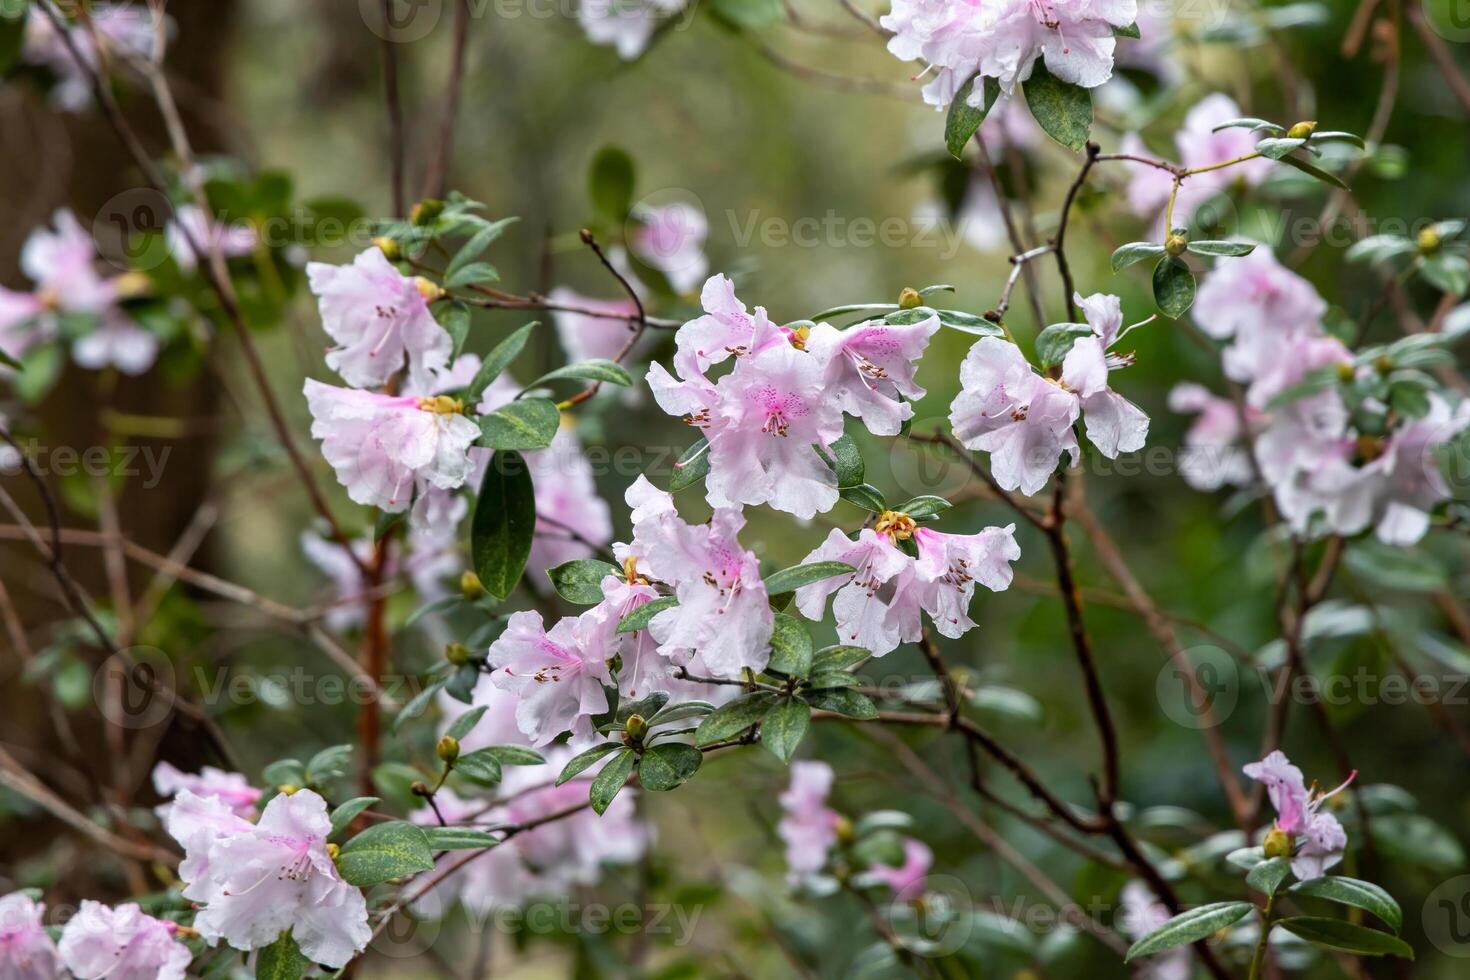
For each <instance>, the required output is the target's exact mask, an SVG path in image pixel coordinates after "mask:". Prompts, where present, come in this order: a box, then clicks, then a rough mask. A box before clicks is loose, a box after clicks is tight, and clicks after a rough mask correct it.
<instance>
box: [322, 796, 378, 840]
mask: <svg viewBox="0 0 1470 980" xmlns="http://www.w3.org/2000/svg"><path fill="white" fill-rule="evenodd" d="M377 802H378V797H376V796H355V797H353V798H352V799H350V800H348V801H347V802H345V803H342V804H339V805H338V806H337V808H336V809H334V810H333V811H332V831H331V832H332V833H334V834H340V833H341V832H342V831H343V830H345V829H346V827H347V825H348V824H350V823H351V822H352V821H353V819H354V818H355V817H356V816H357V815H358V814H359V813H361V812H362V811H364V810H366V809H367V808H368V807H370V806H372V805H373V804H374V803H377Z"/></svg>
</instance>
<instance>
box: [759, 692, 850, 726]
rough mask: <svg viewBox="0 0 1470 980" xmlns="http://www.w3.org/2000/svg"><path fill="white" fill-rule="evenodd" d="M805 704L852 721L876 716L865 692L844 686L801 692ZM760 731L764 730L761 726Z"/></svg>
mask: <svg viewBox="0 0 1470 980" xmlns="http://www.w3.org/2000/svg"><path fill="white" fill-rule="evenodd" d="M802 697H804V698H805V699H806V702H807V704H809V705H811V706H812V707H813V708H815V709H817V710H818V711H831V712H834V713H835V714H839V715H843V716H844V717H847V718H851V719H853V720H854V721H872V720H873V719H875V718H877V717H878V706H877V705H875V704H874V703H873V699H872V698H870V697H868V696H867V695H866V694H859V693H858V692H857V691H849V690H846V689H844V688H840V687H839V688H827V689H824V690H813V691H806V692H804V693H803V694H802ZM761 730H762V731H764V730H765V728H764V726H762V729H761Z"/></svg>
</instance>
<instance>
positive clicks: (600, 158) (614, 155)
mask: <svg viewBox="0 0 1470 980" xmlns="http://www.w3.org/2000/svg"><path fill="white" fill-rule="evenodd" d="M636 180H637V177H636V174H635V170H634V166H633V158H632V157H630V156H629V155H628V154H627V152H626V151H624V150H622V149H619V148H618V147H616V146H604V147H603V148H602V149H600V150H598V151H597V155H596V156H594V157H593V158H592V166H591V168H590V169H589V170H588V173H587V196H588V197H590V198H591V199H592V206H593V207H594V208H596V209H597V210H598V211H599V212H601V213H602V215H603V216H604V217H606V218H607V219H608V220H609V221H611V222H613V223H614V224H622V223H623V221H624V220H625V219H626V218H627V217H628V212H629V211H630V210H631V209H632V207H633V187H634V185H635V183H636Z"/></svg>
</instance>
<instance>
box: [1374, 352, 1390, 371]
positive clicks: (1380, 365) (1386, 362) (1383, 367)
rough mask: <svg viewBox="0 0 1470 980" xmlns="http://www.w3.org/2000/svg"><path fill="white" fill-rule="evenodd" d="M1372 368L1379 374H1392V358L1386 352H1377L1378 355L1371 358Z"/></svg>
mask: <svg viewBox="0 0 1470 980" xmlns="http://www.w3.org/2000/svg"><path fill="white" fill-rule="evenodd" d="M1373 369H1374V370H1375V371H1377V372H1378V373H1379V374H1392V373H1393V358H1391V357H1389V356H1388V355H1387V354H1379V355H1378V357H1376V358H1375V359H1374V360H1373Z"/></svg>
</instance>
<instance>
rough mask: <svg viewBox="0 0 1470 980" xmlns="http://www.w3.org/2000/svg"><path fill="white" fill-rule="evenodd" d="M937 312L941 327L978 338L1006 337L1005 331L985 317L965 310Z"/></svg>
mask: <svg viewBox="0 0 1470 980" xmlns="http://www.w3.org/2000/svg"><path fill="white" fill-rule="evenodd" d="M937 312H938V313H939V323H940V325H941V326H946V327H949V328H950V329H951V330H958V331H960V332H962V333H967V334H971V335H972V336H976V337H1004V336H1005V331H1004V330H1002V329H1001V328H1000V327H998V326H996V325H995V324H994V323H991V322H990V321H989V320H987V319H985V318H984V317H983V316H976V315H975V314H973V313H966V312H964V311H963V310H938V311H937Z"/></svg>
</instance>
